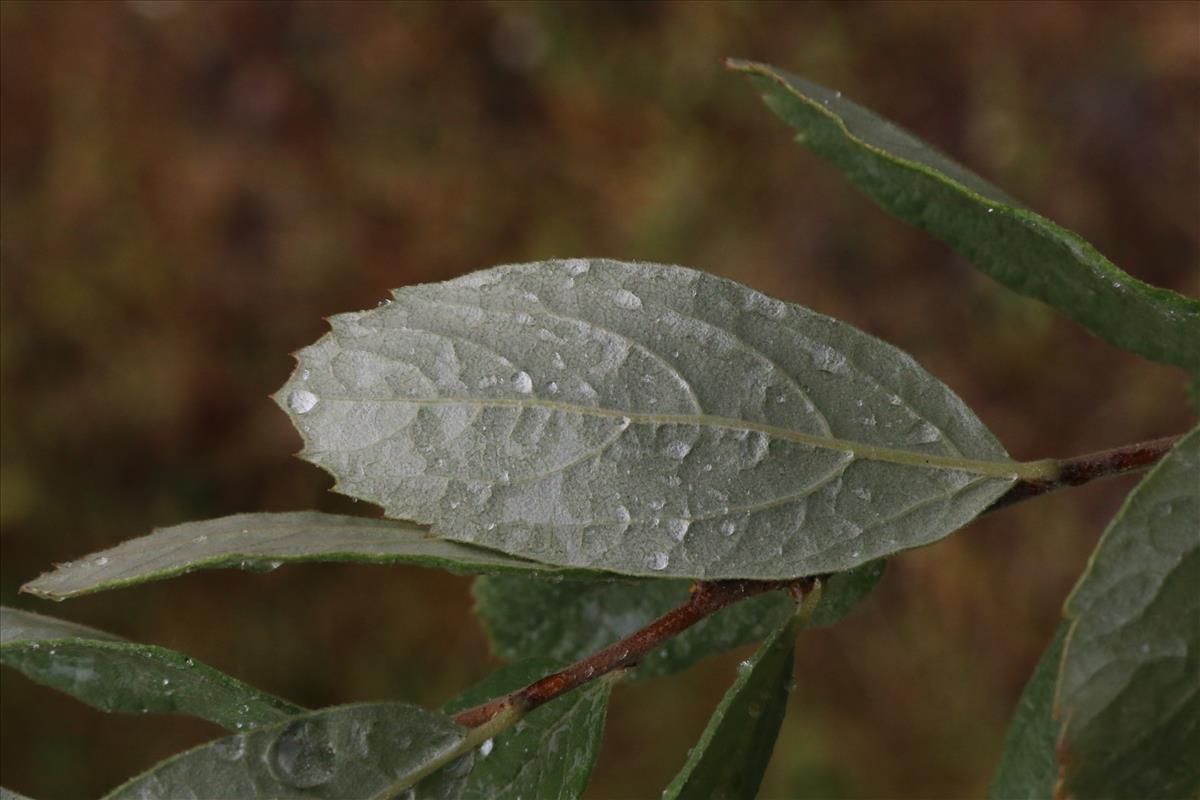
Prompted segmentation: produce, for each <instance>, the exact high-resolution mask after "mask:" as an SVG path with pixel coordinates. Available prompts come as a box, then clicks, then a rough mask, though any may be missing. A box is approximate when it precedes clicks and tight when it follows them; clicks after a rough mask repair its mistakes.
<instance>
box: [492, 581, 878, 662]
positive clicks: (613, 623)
mask: <svg viewBox="0 0 1200 800" xmlns="http://www.w3.org/2000/svg"><path fill="white" fill-rule="evenodd" d="M883 569H884V562H883V561H873V562H871V563H869V564H864V565H863V566H861V567H858V568H856V569H854V570H851V571H849V572H843V573H838V574H836V575H834V576H832V577H831V578H830V579H829V580H828V581H827V582H826V585H825V593H824V599H823V600H822V601H821V604H820V605H819V606H817V609H816V611H815V612H814V614H813V619H812V621H811V623H810V626H811V627H820V626H824V625H832V624H834V623H836V622H838V621H839V620H840V619H842V618H843V617H845V616H846V615H847V614H848V613H850V611H851V610H852V609H853V608H854V607H855V605H856V604H857V603H858V602H859V601H861V600H862V599H863V598H864V597H866V595H867V594H869V593H870V591H871V590H872V589H873V588H874V587H875V584H876V583H878V581H879V578H880V577H881V576H882V575H883ZM690 585H691V584H690V583H689V582H688V581H661V580H659V581H656V580H637V581H634V580H608V581H600V580H594V581H583V580H563V581H555V580H539V579H534V578H520V577H516V576H509V575H496V576H492V577H486V578H480V579H478V580H477V581H476V582H475V588H474V594H475V613H477V614H478V615H479V617H480V619H481V620H482V622H483V626H484V628H485V629H486V630H487V633H488V638H489V639H490V640H491V642H492V648H493V649H494V650H495V652H496V654H497V655H498V656H500V657H501V658H503V659H506V660H508V661H516V660H518V659H522V658H530V657H534V656H545V657H549V658H556V659H562V660H563V661H576V660H578V659H580V658H583V657H584V656H587V655H590V654H592V653H594V652H596V651H598V650H601V649H602V648H604V647H607V646H608V645H610V644H612V643H613V642H615V641H617V640H619V639H622V638H624V637H626V636H628V635H630V634H631V633H633V632H635V631H637V630H638V629H639V628H642V627H644V626H645V625H647V624H649V623H650V622H652V621H653V620H655V619H657V618H658V617H660V616H662V615H663V614H665V613H667V612H668V611H670V610H671V609H673V608H676V607H677V606H680V605H682V604H683V603H684V602H685V601H686V600H687V598H688V592H689V587H690ZM795 608H796V604H795V602H793V601H792V598H791V597H790V596H789V595H788V594H787V592H783V591H778V592H768V593H766V594H761V595H758V596H757V597H752V598H750V599H748V600H743V601H741V602H739V603H735V604H733V605H731V606H729V607H727V608H724V609H722V610H720V611H718V612H717V613H716V614H713V615H711V616H709V617H706V618H704V619H703V620H701V621H700V622H699V623H697V624H696V625H694V626H692V627H691V628H688V629H687V630H686V631H684V632H683V633H681V634H680V635H678V636H676V637H674V638H672V639H670V640H668V641H667V642H666V643H665V644H664V645H663V646H662V647H660V648H659V649H658V650H655V651H654V652H652V653H650V654H649V655H648V656H646V659H645V660H644V661H643V662H642V663H641V664H639V665H638V666H637V668H636V669H634V670H633V672H632V676H631V679H633V680H642V679H646V678H653V677H658V676H661V675H669V674H671V673H675V672H679V671H681V670H684V669H687V668H688V667H690V666H691V665H692V664H694V663H696V662H697V661H700V660H701V659H704V658H707V657H708V656H711V655H716V654H718V653H724V652H726V651H728V650H732V649H733V648H735V647H740V646H742V645H744V644H749V643H750V642H759V641H762V640H763V639H765V638H766V637H767V636H769V635H770V634H771V632H772V631H774V630H775V629H776V628H778V627H779V625H781V624H782V623H783V622H784V621H785V620H786V619H787V618H788V617H790V616H791V615H792V613H793V612H794V611H795Z"/></svg>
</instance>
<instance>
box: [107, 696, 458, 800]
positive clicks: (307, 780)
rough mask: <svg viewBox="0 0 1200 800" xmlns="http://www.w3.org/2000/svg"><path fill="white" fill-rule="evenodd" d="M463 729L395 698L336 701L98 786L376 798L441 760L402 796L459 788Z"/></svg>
mask: <svg viewBox="0 0 1200 800" xmlns="http://www.w3.org/2000/svg"><path fill="white" fill-rule="evenodd" d="M466 736H467V730H466V729H465V728H462V727H460V726H458V725H456V724H455V723H454V722H453V720H451V719H450V718H449V717H446V716H443V715H441V714H436V713H434V712H431V711H426V710H425V709H422V708H417V707H415V706H410V705H405V704H402V703H366V704H361V705H351V706H339V707H336V708H328V709H323V710H321V711H314V712H310V713H308V714H305V715H303V716H299V717H294V718H293V719H292V720H290V721H288V722H283V723H279V724H275V725H271V726H268V727H263V728H259V729H257V730H254V731H251V732H249V733H240V734H235V735H233V736H227V737H225V738H224V739H218V740H216V741H214V742H209V743H208V744H204V745H201V746H199V747H195V748H193V749H191V750H188V751H186V752H184V753H181V754H179V755H177V756H174V757H172V758H169V759H167V760H166V761H163V762H161V763H159V764H157V765H155V766H154V767H152V768H151V769H150V770H148V771H147V772H145V773H143V774H141V775H139V776H138V777H136V778H134V779H133V780H131V781H129V782H128V783H125V784H123V785H122V786H120V787H118V788H117V789H115V790H114V791H113V792H112V793H110V794H108V795H106V798H107V800H176V798H180V797H206V798H207V797H230V798H233V797H236V798H239V800H256V799H257V798H263V800H266V798H271V800H290V798H296V799H297V800H301V799H302V798H327V800H384V798H385V797H386V798H389V800H390V797H391V795H390V794H389V793H388V792H389V791H390V790H391V788H392V787H393V786H395V785H397V784H402V783H403V782H404V781H405V780H406V779H408V778H410V777H411V776H415V775H417V774H421V773H423V772H424V771H425V770H427V769H428V768H429V767H430V765H437V764H441V763H446V762H451V763H450V764H449V766H447V767H445V768H443V769H440V770H438V771H437V772H435V773H434V774H432V775H430V776H429V777H428V778H425V779H424V780H423V781H421V782H420V783H418V784H417V785H416V786H415V787H413V789H414V791H413V792H412V794H408V795H405V800H452V799H453V798H458V797H461V796H462V790H463V787H464V786H465V783H466V776H467V773H468V772H469V771H470V769H471V765H472V762H473V758H472V756H471V755H470V754H467V755H465V756H461V757H460V756H458V755H457V754H458V751H459V749H460V745H461V744H462V743H463V742H464V740H465V738H466Z"/></svg>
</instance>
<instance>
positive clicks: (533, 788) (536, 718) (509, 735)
mask: <svg viewBox="0 0 1200 800" xmlns="http://www.w3.org/2000/svg"><path fill="white" fill-rule="evenodd" d="M561 666H563V664H562V663H561V662H557V661H553V660H550V659H530V660H527V661H522V662H521V663H519V664H512V665H510V666H507V667H501V668H500V669H499V670H497V671H496V672H493V673H492V674H491V675H489V676H488V677H487V678H486V679H484V681H483V682H482V683H480V684H479V685H477V686H475V687H472V688H471V689H470V690H468V691H467V692H465V693H463V694H462V695H461V696H460V697H458V698H455V699H454V700H453V701H451V702H450V703H447V704H446V707H445V708H444V709H443V710H444V711H445V713H447V714H454V713H457V712H459V711H462V710H464V709H468V708H472V707H473V706H477V705H481V704H482V703H484V702H486V701H488V700H491V699H492V698H495V697H500V696H501V695H504V694H507V693H509V692H511V691H514V690H516V689H520V688H521V687H523V686H527V685H529V684H530V683H533V682H534V681H536V680H538V679H539V678H542V677H544V676H546V675H548V674H550V673H551V672H554V671H555V670H557V669H559V668H560V667H561ZM611 691H612V683H611V681H607V680H597V681H592V682H591V683H588V684H585V685H584V686H581V687H579V688H578V689H575V690H573V691H571V692H569V693H568V694H565V695H563V696H562V697H559V698H557V699H556V700H553V701H551V702H549V703H547V704H546V705H544V706H541V707H540V708H536V709H534V710H533V711H531V712H530V713H529V714H527V715H526V716H525V717H524V718H523V719H522V720H521V721H520V722H518V723H517V724H516V726H515V727H513V728H511V729H510V730H507V731H505V732H504V733H501V734H500V735H498V736H496V737H495V738H494V739H489V740H487V741H485V742H484V743H483V745H482V746H481V747H480V749H479V751H478V754H477V755H476V757H475V768H474V769H473V770H471V774H470V776H469V777H468V778H467V788H466V791H465V792H464V793H463V796H464V797H465V798H468V800H500V799H501V798H512V800H516V798H521V797H529V798H570V797H580V796H581V795H582V794H583V790H584V788H585V787H586V786H587V783H588V778H589V777H591V774H592V767H593V766H594V765H595V763H596V757H597V756H598V755H599V754H600V743H601V741H602V739H603V737H604V718H605V714H606V712H607V710H608V698H609V695H610V693H611Z"/></svg>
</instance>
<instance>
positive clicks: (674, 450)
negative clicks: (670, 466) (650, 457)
mask: <svg viewBox="0 0 1200 800" xmlns="http://www.w3.org/2000/svg"><path fill="white" fill-rule="evenodd" d="M663 452H664V453H666V454H667V455H668V456H670V457H671V458H674V459H676V460H679V461H682V460H683V459H685V458H687V454H688V453H690V452H692V446H691V445H690V444H688V443H687V442H684V441H679V440H676V441H674V442H671V443H670V444H668V445H667V446H666V447H665V448H663Z"/></svg>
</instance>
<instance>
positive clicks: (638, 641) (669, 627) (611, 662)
mask: <svg viewBox="0 0 1200 800" xmlns="http://www.w3.org/2000/svg"><path fill="white" fill-rule="evenodd" d="M812 583H813V581H812V579H809V578H805V579H800V580H793V581H713V582H711V583H698V584H696V585H695V587H693V589H692V594H691V596H690V597H688V599H687V602H685V603H684V604H683V605H681V606H679V607H678V608H675V609H672V610H671V611H668V612H667V613H666V614H663V615H662V616H661V617H659V618H658V619H656V620H654V622H651V623H650V624H649V625H647V626H646V627H644V628H642V629H641V630H639V631H637V632H636V633H633V634H630V635H629V636H626V637H625V638H624V639H621V640H620V641H619V642H616V643H615V644H611V645H609V646H608V647H606V648H604V649H603V650H600V651H599V652H596V653H593V654H592V655H590V656H588V657H587V658H584V659H582V660H580V661H577V662H575V663H574V664H572V665H571V666H569V667H567V668H565V669H563V670H560V671H558V672H555V673H553V674H551V675H547V676H546V677H544V678H542V679H541V680H539V681H535V682H534V683H531V684H529V685H528V686H526V687H525V688H524V689H518V690H517V691H515V692H513V693H511V694H507V695H504V696H503V697H497V698H496V699H495V700H489V701H488V702H486V703H484V704H483V705H481V706H476V707H475V708H468V709H467V710H466V711H461V712H459V713H458V714H457V715H455V717H454V721H455V722H457V723H458V724H459V725H463V726H465V727H468V728H474V727H476V726H478V725H481V724H483V723H484V722H487V721H488V720H489V719H491V718H492V717H494V716H495V715H496V714H498V713H499V712H500V711H502V710H503V709H505V708H507V707H509V706H516V707H518V708H520V709H522V710H523V711H527V712H528V711H532V710H533V709H535V708H537V707H538V706H540V705H542V704H543V703H548V702H549V701H551V700H553V699H554V698H556V697H559V696H560V695H563V694H565V693H566V692H569V691H571V690H572V689H574V688H575V687H576V686H579V685H581V684H584V683H587V682H588V681H590V680H594V679H596V678H598V677H600V676H601V675H604V674H606V673H609V672H612V671H613V670H616V669H620V668H622V667H629V666H632V665H634V664H636V663H637V662H638V661H640V660H641V658H642V657H643V656H644V655H646V653H648V652H650V651H651V650H653V649H654V648H656V647H658V646H659V645H661V644H663V643H664V642H665V641H667V640H668V639H670V638H671V637H673V636H676V635H677V634H679V633H682V632H683V631H685V630H687V629H688V628H690V627H691V626H693V625H695V624H696V623H697V622H699V621H700V620H702V619H704V618H705V617H707V616H709V615H710V614H714V613H716V612H717V611H720V610H721V609H722V608H725V607H726V606H728V605H731V604H733V603H736V602H738V601H739V600H745V599H746V598H748V597H753V596H754V595H757V594H762V593H763V592H770V591H774V590H776V589H786V588H794V589H795V591H796V592H798V593H801V592H806V591H807V590H808V588H809V587H810V586H811V585H812Z"/></svg>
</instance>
